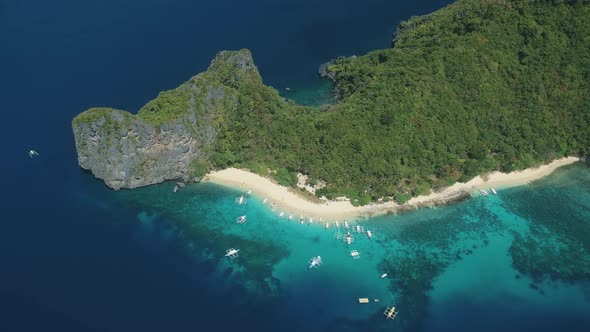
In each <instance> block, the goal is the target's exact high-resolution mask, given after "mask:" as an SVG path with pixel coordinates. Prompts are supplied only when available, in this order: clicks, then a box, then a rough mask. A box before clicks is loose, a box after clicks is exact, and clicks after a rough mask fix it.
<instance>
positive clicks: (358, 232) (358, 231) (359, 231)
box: [356, 225, 362, 234]
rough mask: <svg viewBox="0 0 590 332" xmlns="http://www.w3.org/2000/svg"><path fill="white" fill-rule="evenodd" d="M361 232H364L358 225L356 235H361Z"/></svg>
mask: <svg viewBox="0 0 590 332" xmlns="http://www.w3.org/2000/svg"><path fill="white" fill-rule="evenodd" d="M361 232H362V230H361V226H359V225H356V233H357V234H360V233H361Z"/></svg>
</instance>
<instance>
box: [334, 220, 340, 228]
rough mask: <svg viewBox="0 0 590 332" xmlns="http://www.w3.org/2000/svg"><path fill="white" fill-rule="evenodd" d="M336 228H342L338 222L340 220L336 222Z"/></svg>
mask: <svg viewBox="0 0 590 332" xmlns="http://www.w3.org/2000/svg"><path fill="white" fill-rule="evenodd" d="M335 224H336V228H340V223H339V222H338V220H336V223H335Z"/></svg>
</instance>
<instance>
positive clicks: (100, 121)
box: [72, 50, 260, 190]
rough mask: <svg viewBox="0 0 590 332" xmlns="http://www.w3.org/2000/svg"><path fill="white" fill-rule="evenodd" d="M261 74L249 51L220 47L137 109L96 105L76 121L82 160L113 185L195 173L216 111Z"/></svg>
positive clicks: (85, 166)
mask: <svg viewBox="0 0 590 332" xmlns="http://www.w3.org/2000/svg"><path fill="white" fill-rule="evenodd" d="M245 79H248V80H260V76H259V74H258V70H257V69H256V66H255V65H254V62H253V60H252V56H251V54H250V52H249V51H247V50H241V51H237V52H228V51H224V52H220V53H219V54H218V55H217V57H216V58H215V59H214V60H213V61H212V63H211V65H210V67H209V69H208V70H207V71H206V72H204V73H201V74H199V75H197V76H195V77H193V78H191V79H190V80H189V81H188V82H187V83H185V84H183V85H181V86H180V87H178V88H176V89H174V90H170V91H165V92H162V93H161V94H160V95H159V96H158V98H156V99H154V100H152V101H151V102H149V103H148V104H146V105H145V106H144V107H143V108H142V109H141V110H140V111H139V112H138V113H137V114H136V115H133V114H131V113H128V112H125V111H121V110H115V109H110V108H92V109H89V110H87V111H85V112H83V113H82V114H80V115H78V116H77V117H76V118H74V120H73V121H72V128H73V131H74V138H75V142H76V150H77V152H78V162H79V164H80V167H82V168H83V169H87V170H90V171H91V172H92V174H94V176H96V177H97V178H99V179H102V180H104V181H105V183H106V185H107V186H109V187H111V188H113V189H116V190H117V189H120V188H136V187H140V186H145V185H149V184H154V183H159V182H162V181H165V180H172V179H178V178H184V179H185V180H187V179H189V177H194V176H195V174H191V167H190V166H191V163H193V162H194V161H199V160H206V159H207V158H208V153H209V150H210V148H211V147H212V146H213V144H215V141H216V137H217V131H216V129H215V126H214V124H215V122H216V121H223V119H218V117H217V114H219V113H220V111H225V110H227V109H232V108H235V107H236V105H237V100H238V98H237V93H236V90H235V89H233V88H232V86H234V85H235V84H237V83H238V82H239V81H240V80H245ZM221 113H222V112H221Z"/></svg>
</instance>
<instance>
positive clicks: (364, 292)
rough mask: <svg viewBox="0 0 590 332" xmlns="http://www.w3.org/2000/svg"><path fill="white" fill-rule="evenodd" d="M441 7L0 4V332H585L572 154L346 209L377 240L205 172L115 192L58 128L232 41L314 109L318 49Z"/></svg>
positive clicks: (167, 0) (157, 0)
mask: <svg viewBox="0 0 590 332" xmlns="http://www.w3.org/2000/svg"><path fill="white" fill-rule="evenodd" d="M449 2H450V1H437V0H424V1H419V2H417V1H415V2H410V1H408V2H403V3H402V2H393V1H378V0H368V1H363V2H359V1H343V0H341V1H333V0H327V1H311V0H300V1H297V2H279V1H269V0H257V1H250V2H245V1H230V0H220V1H215V2H213V1H211V2H202V1H189V0H143V1H121V0H118V1H115V0H103V1H74V0H56V1H40V0H39V1H34V0H28V1H27V0H25V1H9V0H0V45H1V46H0V50H1V51H0V97H1V98H0V101H1V104H0V109H1V115H2V121H0V147H1V148H2V159H1V163H0V170H1V174H2V175H3V176H2V180H3V186H2V191H1V196H0V202H1V205H0V206H1V210H0V331H230V330H244V329H246V330H252V331H302V330H306V331H340V332H342V331H451V330H452V331H498V330H501V331H556V330H560V331H561V330H564V331H565V330H567V331H587V330H588V326H590V169H589V167H588V166H586V165H583V164H576V165H572V166H568V167H565V168H563V169H559V170H558V171H556V172H555V173H554V174H552V175H551V176H549V177H547V178H544V179H542V180H539V181H536V182H533V183H531V184H529V185H526V186H523V187H518V188H509V189H499V192H498V195H495V196H489V197H481V196H474V197H472V198H470V199H468V200H466V201H463V202H460V203H456V204H452V205H449V206H445V207H439V208H433V209H422V210H418V211H415V212H409V213H404V214H399V215H387V216H382V217H378V218H373V219H369V220H359V221H356V220H349V222H350V224H351V227H356V225H359V226H360V227H362V228H363V231H365V230H371V231H372V232H373V234H374V236H373V238H372V239H368V238H367V236H366V234H365V233H364V232H361V233H357V232H356V230H355V229H352V228H351V229H350V230H346V229H344V228H343V227H342V221H340V223H341V227H340V228H336V227H335V225H334V220H324V222H329V223H331V227H330V228H328V229H325V227H324V226H323V224H320V223H318V221H315V222H314V223H311V224H310V223H309V222H308V220H307V219H306V220H305V221H304V223H303V224H301V223H299V221H298V219H299V216H294V220H293V221H289V220H288V219H287V218H279V213H280V212H283V211H276V210H275V211H273V210H272V209H271V208H270V206H269V204H268V202H266V203H264V199H265V197H250V198H249V199H248V203H247V204H246V205H243V206H238V205H237V204H235V201H234V200H235V198H236V197H237V196H240V195H242V194H243V193H241V192H239V191H237V190H234V189H230V188H224V187H220V186H216V185H213V184H210V183H203V184H198V185H189V186H187V187H185V188H182V189H181V190H180V191H179V192H177V193H173V192H172V187H173V184H171V183H165V184H161V185H155V186H150V187H146V188H141V189H137V190H133V191H129V190H123V191H119V192H114V191H111V190H110V189H108V188H107V187H106V186H104V184H103V183H102V182H101V181H99V180H97V179H95V178H93V177H92V175H91V174H88V173H86V172H84V171H82V170H81V169H80V168H79V167H78V165H77V159H76V152H75V148H74V141H73V135H72V131H71V127H70V122H71V119H72V118H73V117H74V116H75V115H76V114H78V113H79V112H81V111H83V110H85V109H86V108H88V107H92V106H111V107H116V108H121V109H127V110H130V111H135V110H137V109H139V107H141V106H142V105H143V104H144V103H146V102H147V101H148V100H150V99H151V98H153V97H155V96H156V95H157V93H158V92H159V91H161V90H165V89H171V88H174V87H175V86H177V85H179V84H180V83H182V82H183V81H185V80H187V79H188V78H189V77H190V76H192V75H194V74H196V73H198V72H200V71H202V70H204V69H206V67H207V66H208V64H209V62H210V60H211V59H212V58H213V57H214V55H215V54H216V53H217V52H218V51H220V50H223V49H239V48H249V49H251V50H252V52H253V55H254V59H255V61H256V63H257V65H258V67H259V69H260V71H261V74H262V76H263V78H264V80H265V82H266V83H267V84H269V85H272V86H274V87H276V88H277V89H278V90H279V91H280V92H281V93H282V94H283V95H285V96H286V97H288V98H292V99H294V100H297V101H298V102H300V103H305V104H321V103H324V102H327V101H329V99H330V95H329V84H327V83H326V82H325V81H321V80H319V79H318V78H317V67H318V66H319V65H320V64H321V63H322V62H325V61H327V60H329V59H331V58H334V57H337V56H340V55H345V56H347V55H352V54H363V53H365V52H367V51H370V50H372V49H376V48H384V47H388V46H389V44H390V40H391V34H392V32H393V31H394V29H395V26H396V25H397V23H399V21H400V20H403V19H407V18H409V17H410V16H412V15H418V14H424V13H428V12H431V11H433V10H436V9H438V8H441V7H443V6H445V5H446V4H447V3H449ZM286 88H289V90H287V89H286ZM29 149H35V150H37V151H38V152H39V154H40V156H39V157H38V158H36V159H31V158H29V156H28V155H27V151H28V150H29ZM284 212H285V213H286V216H288V215H289V211H284ZM240 215H247V216H248V219H247V222H246V223H244V224H241V225H240V224H236V222H235V219H236V218H237V217H238V216H240ZM348 231H350V232H351V235H352V236H354V242H353V243H352V244H351V245H346V244H345V243H344V242H343V241H342V239H341V238H342V236H343V235H345V234H346V232H348ZM229 248H238V249H240V252H239V254H240V255H239V257H237V258H235V259H233V260H232V259H229V258H226V257H224V254H225V250H227V249H229ZM351 250H357V251H358V252H359V253H360V259H357V260H355V259H353V258H352V257H351V256H350V251H351ZM317 255H321V256H322V258H323V264H322V265H321V266H320V267H319V268H317V269H310V270H308V269H307V265H308V261H309V259H310V258H311V257H312V256H317ZM383 273H387V274H388V276H387V277H386V278H384V279H381V278H380V276H381V275H382V274H383ZM360 297H367V298H369V299H370V303H368V304H358V303H357V301H358V298H360ZM375 299H378V300H379V302H374V300H375ZM392 305H396V307H397V308H398V310H399V316H398V318H397V319H396V320H394V321H391V320H386V319H385V317H384V315H383V312H384V310H385V309H386V307H389V306H392Z"/></svg>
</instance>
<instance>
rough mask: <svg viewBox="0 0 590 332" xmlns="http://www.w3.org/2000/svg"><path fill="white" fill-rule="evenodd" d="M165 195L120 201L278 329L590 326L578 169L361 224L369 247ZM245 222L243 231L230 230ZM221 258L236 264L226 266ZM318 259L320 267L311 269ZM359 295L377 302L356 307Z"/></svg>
mask: <svg viewBox="0 0 590 332" xmlns="http://www.w3.org/2000/svg"><path fill="white" fill-rule="evenodd" d="M172 186H173V185H172V184H163V185H157V186H151V187H147V188H142V189H139V190H134V191H123V192H119V193H115V194H114V195H115V196H117V199H118V200H123V201H124V202H126V204H131V205H132V206H134V207H135V208H137V211H140V212H138V214H137V227H138V234H144V235H143V237H145V236H146V235H150V234H151V235H150V236H151V237H152V238H153V234H158V238H159V240H156V242H158V241H164V242H166V241H172V242H175V243H182V244H183V246H184V247H185V248H186V250H187V252H189V254H190V255H191V256H192V257H194V259H195V261H198V262H201V263H203V262H209V263H210V265H211V271H210V276H209V278H208V279H207V280H208V282H209V283H210V287H211V290H212V291H214V292H216V294H218V295H219V296H220V299H224V298H225V299H227V301H229V302H234V301H237V302H236V304H235V305H236V306H238V307H239V306H241V305H242V306H243V305H245V304H249V303H254V302H251V301H263V302H264V301H270V302H269V303H272V306H273V310H272V317H273V320H274V321H276V322H277V324H280V323H279V322H281V321H285V320H289V321H291V322H292V323H290V324H291V325H290V327H292V328H293V329H294V330H296V329H298V328H304V327H305V328H307V329H310V330H318V331H319V330H335V329H339V330H351V331H352V330H359V329H369V330H390V329H391V328H392V327H393V326H395V328H396V330H403V331H419V330H423V331H441V330H446V329H451V328H459V329H461V330H480V331H482V330H484V331H485V330H490V331H491V330H492V329H494V330H497V329H502V330H513V331H521V330H523V329H528V328H535V329H537V330H545V329H547V328H549V327H551V328H564V327H567V328H568V329H570V330H583V326H584V324H588V323H590V316H589V315H588V313H590V245H589V244H590V171H589V170H588V168H587V166H584V165H573V166H570V167H566V168H563V169H559V170H558V171H556V172H555V173H554V174H552V175H551V176H549V177H547V178H545V179H542V180H539V181H536V182H533V183H532V184H529V185H527V186H523V187H517V188H510V189H503V190H500V191H499V194H498V195H496V196H489V197H473V198H471V199H468V200H466V201H464V202H460V203H456V204H452V205H449V206H445V207H439V208H431V209H421V210H418V211H415V212H410V213H404V214H399V215H387V216H381V217H378V218H373V219H368V220H363V221H359V222H358V224H359V225H361V226H362V227H363V228H366V229H370V230H372V231H373V233H374V237H373V238H372V239H368V238H367V237H366V236H365V235H364V234H362V233H361V234H356V232H355V231H354V230H353V229H351V233H352V235H353V236H354V238H355V241H354V242H353V243H352V244H351V245H346V244H345V243H344V242H343V241H342V240H341V239H337V238H336V237H337V236H336V234H337V233H339V232H340V233H341V234H344V233H345V232H346V230H344V229H343V228H341V229H340V230H337V229H335V228H334V226H332V227H331V228H329V229H325V228H324V227H323V225H321V224H318V223H313V224H311V225H310V224H309V223H307V222H305V223H304V224H300V223H299V222H298V221H297V219H298V218H297V216H295V218H294V220H293V221H289V220H288V219H287V218H279V216H278V213H279V211H272V210H271V208H270V207H269V206H268V205H267V204H264V203H263V197H250V198H249V200H248V203H247V204H246V205H243V206H238V205H237V204H236V203H235V202H234V200H235V198H236V197H237V196H239V195H241V194H243V193H241V192H239V191H237V190H233V189H231V188H225V187H220V186H217V185H213V184H209V183H205V184H198V185H189V186H187V187H186V188H183V189H182V190H180V191H179V192H177V193H173V192H172ZM243 214H245V215H247V216H248V219H247V221H246V223H244V224H237V223H236V222H235V219H236V217H237V216H240V215H243ZM356 224H357V223H356V222H354V221H351V226H354V225H356ZM341 227H342V226H341ZM228 248H239V249H240V256H239V257H238V258H236V259H234V260H230V259H228V258H225V257H223V255H224V254H225V250H226V249H228ZM353 249H354V250H357V251H358V252H359V253H360V256H361V258H360V259H358V260H355V259H352V257H351V256H350V250H353ZM317 255H321V256H322V259H323V262H324V263H323V264H322V266H320V267H319V268H317V269H311V270H308V269H307V262H308V260H309V259H310V258H311V257H313V256H317ZM382 273H388V277H387V278H385V279H381V278H380V275H381V274H382ZM236 287H240V288H239V289H240V291H239V293H238V294H239V296H238V297H237V298H236V297H235V296H234V295H235V292H236ZM359 297H368V298H369V299H370V300H371V301H370V303H368V304H358V303H357V300H358V298H359ZM373 299H378V300H379V302H373ZM222 302H223V301H222ZM255 303H258V302H255ZM393 304H395V305H397V306H398V308H399V311H400V315H399V317H398V319H397V320H395V321H387V320H385V319H384V316H383V311H384V309H385V307H387V306H390V305H393ZM257 305H258V304H257ZM257 314H260V313H257ZM262 316H264V315H263V314H262ZM293 317H297V318H296V320H294V319H293ZM499 318H501V319H499Z"/></svg>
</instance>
